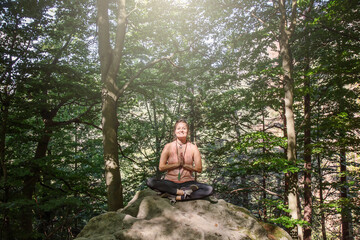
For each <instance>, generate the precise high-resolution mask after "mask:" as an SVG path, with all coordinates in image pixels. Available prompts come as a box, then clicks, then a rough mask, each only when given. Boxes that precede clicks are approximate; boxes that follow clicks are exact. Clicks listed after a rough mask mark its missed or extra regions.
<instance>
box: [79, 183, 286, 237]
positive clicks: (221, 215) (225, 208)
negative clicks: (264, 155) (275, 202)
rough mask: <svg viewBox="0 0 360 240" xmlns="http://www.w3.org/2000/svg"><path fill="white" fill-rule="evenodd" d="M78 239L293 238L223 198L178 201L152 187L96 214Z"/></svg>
mask: <svg viewBox="0 0 360 240" xmlns="http://www.w3.org/2000/svg"><path fill="white" fill-rule="evenodd" d="M76 239H77V240H85V239H86V240H123V239H124V240H125V239H126V240H145V239H146V240H161V239H164V240H165V239H166V240H167V239H182V240H187V239H204V240H212V239H214V240H218V239H219V240H220V239H229V240H232V239H234V240H235V239H236V240H251V239H258V240H262V239H264V240H265V239H266V240H268V239H271V240H273V239H279V240H291V237H290V235H288V234H287V233H286V232H285V231H284V230H283V229H281V228H279V227H277V226H274V225H270V224H265V223H261V222H259V221H258V220H257V219H256V218H255V217H254V216H252V215H251V214H250V212H249V211H248V210H247V209H245V208H241V207H239V206H236V205H233V204H230V203H227V202H225V201H224V200H219V201H218V203H216V204H213V203H210V202H209V201H207V200H196V201H186V202H177V203H176V204H175V205H171V204H170V202H169V200H168V199H165V198H160V197H159V196H157V194H156V193H155V192H154V191H152V190H150V189H147V190H143V191H140V192H138V193H137V194H136V195H135V197H134V198H133V199H132V200H131V201H130V202H129V204H128V205H127V206H126V207H125V208H123V209H120V210H118V211H117V212H108V213H105V214H101V215H99V216H97V217H94V218H92V219H91V220H90V221H89V222H88V224H87V225H86V226H85V227H84V229H83V230H82V231H81V232H80V234H79V235H78V236H77V238H76Z"/></svg>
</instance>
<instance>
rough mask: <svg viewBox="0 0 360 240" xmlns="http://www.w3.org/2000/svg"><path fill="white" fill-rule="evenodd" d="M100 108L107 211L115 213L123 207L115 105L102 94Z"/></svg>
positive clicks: (106, 95)
mask: <svg viewBox="0 0 360 240" xmlns="http://www.w3.org/2000/svg"><path fill="white" fill-rule="evenodd" d="M104 92H106V89H104V88H103V107H102V131H103V147H104V161H105V182H106V187H107V200H108V208H109V211H116V210H118V209H119V208H122V207H123V196H122V185H121V177H120V168H119V156H118V144H117V141H118V140H117V130H118V124H119V123H118V120H117V113H116V112H117V103H116V100H115V99H113V98H112V97H110V96H109V95H108V94H104Z"/></svg>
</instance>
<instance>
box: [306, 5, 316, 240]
mask: <svg viewBox="0 0 360 240" xmlns="http://www.w3.org/2000/svg"><path fill="white" fill-rule="evenodd" d="M313 4H314V0H312V1H310V5H309V7H308V8H307V10H306V11H305V22H307V21H308V18H309V17H308V14H309V13H310V12H311V9H312V7H313ZM305 32H306V33H305V51H306V54H305V64H306V65H305V69H304V70H305V73H307V72H308V71H309V69H310V52H309V47H310V36H309V30H308V28H307V27H306V26H305ZM304 80H305V81H304V88H305V96H304V120H305V127H304V162H305V163H304V201H305V204H304V221H306V222H308V223H309V224H310V226H305V227H304V240H311V223H312V194H311V172H312V161H311V152H312V147H311V96H310V91H311V82H310V77H309V76H305V77H304Z"/></svg>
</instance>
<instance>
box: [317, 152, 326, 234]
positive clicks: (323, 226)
mask: <svg viewBox="0 0 360 240" xmlns="http://www.w3.org/2000/svg"><path fill="white" fill-rule="evenodd" d="M317 165H318V175H319V195H320V196H319V197H320V218H321V220H320V221H321V233H322V239H323V240H327V238H326V219H325V214H324V210H323V208H324V207H323V204H324V195H323V181H322V171H321V159H320V155H319V154H318V156H317Z"/></svg>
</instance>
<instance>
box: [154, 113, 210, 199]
mask: <svg viewBox="0 0 360 240" xmlns="http://www.w3.org/2000/svg"><path fill="white" fill-rule="evenodd" d="M188 133H189V127H188V124H187V122H186V121H185V120H183V119H181V120H178V121H177V122H176V123H175V126H174V134H175V141H173V142H171V143H168V144H166V145H165V147H164V149H163V151H162V153H161V157H160V162H159V170H160V171H162V172H165V171H166V175H165V178H164V179H156V178H150V179H148V181H147V185H148V187H150V188H151V189H154V190H158V191H160V192H161V193H163V194H162V196H163V197H167V198H169V199H170V200H171V202H173V203H175V202H176V201H184V200H193V199H200V198H205V197H207V196H210V195H211V194H212V192H213V188H212V187H211V186H209V185H207V184H203V183H199V182H197V181H195V178H194V176H193V172H198V173H200V172H201V171H202V164H201V156H200V152H199V149H198V148H197V146H196V145H194V144H192V143H191V142H189V141H188V139H187V137H188Z"/></svg>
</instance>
